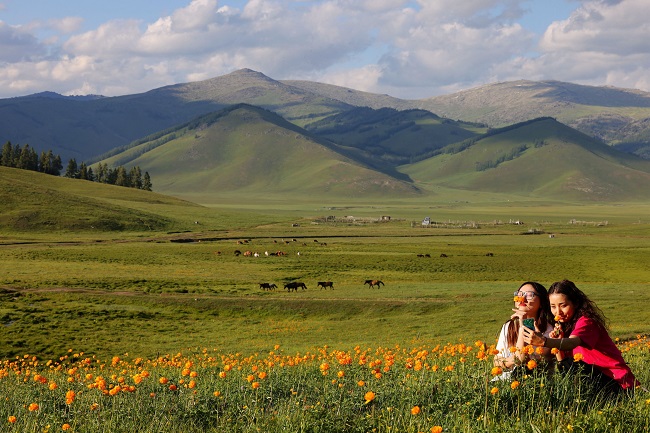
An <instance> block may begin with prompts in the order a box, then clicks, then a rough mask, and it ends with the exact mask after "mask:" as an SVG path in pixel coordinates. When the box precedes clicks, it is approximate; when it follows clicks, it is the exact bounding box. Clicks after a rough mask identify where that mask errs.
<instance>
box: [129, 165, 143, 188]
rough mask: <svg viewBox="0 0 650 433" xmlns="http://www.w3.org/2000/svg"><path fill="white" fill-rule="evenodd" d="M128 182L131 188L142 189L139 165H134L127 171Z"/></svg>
mask: <svg viewBox="0 0 650 433" xmlns="http://www.w3.org/2000/svg"><path fill="white" fill-rule="evenodd" d="M129 183H130V185H131V187H132V188H137V189H142V171H141V170H140V167H139V166H137V165H136V166H135V167H133V168H132V169H131V171H130V172H129Z"/></svg>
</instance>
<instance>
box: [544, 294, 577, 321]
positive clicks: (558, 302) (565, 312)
mask: <svg viewBox="0 0 650 433" xmlns="http://www.w3.org/2000/svg"><path fill="white" fill-rule="evenodd" d="M548 300H549V302H550V303H551V313H553V315H554V316H555V319H556V321H557V322H568V321H569V320H571V318H572V317H573V313H575V310H576V309H575V305H573V302H571V301H570V300H569V298H567V296H566V295H562V294H560V293H553V294H552V295H549V297H548Z"/></svg>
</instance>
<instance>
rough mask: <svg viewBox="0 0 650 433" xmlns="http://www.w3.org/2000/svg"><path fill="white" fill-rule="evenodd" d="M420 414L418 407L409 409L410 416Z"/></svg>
mask: <svg viewBox="0 0 650 433" xmlns="http://www.w3.org/2000/svg"><path fill="white" fill-rule="evenodd" d="M419 413H420V406H413V407H412V408H411V415H417V414H419Z"/></svg>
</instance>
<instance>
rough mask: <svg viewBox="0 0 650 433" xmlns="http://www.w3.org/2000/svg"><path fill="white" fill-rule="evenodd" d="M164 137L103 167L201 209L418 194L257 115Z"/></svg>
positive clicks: (245, 111)
mask: <svg viewBox="0 0 650 433" xmlns="http://www.w3.org/2000/svg"><path fill="white" fill-rule="evenodd" d="M169 134H172V135H169ZM169 134H168V135H167V136H166V137H164V136H163V137H158V138H156V139H154V140H153V141H152V142H144V143H142V144H139V145H138V146H135V147H132V148H130V149H128V150H126V151H125V152H123V153H121V154H118V155H115V156H114V157H112V158H110V159H107V160H105V162H107V163H108V164H109V165H113V164H118V165H129V166H130V165H138V166H140V167H141V168H142V170H143V171H148V172H149V173H150V174H151V177H152V179H154V189H155V190H156V191H157V192H161V193H163V194H170V195H174V196H179V197H183V198H188V199H191V200H197V201H201V202H204V201H205V200H207V201H212V200H211V199H210V197H211V196H212V197H216V196H219V195H221V194H233V193H237V194H238V195H240V196H245V195H250V196H251V197H255V196H264V197H268V196H269V195H276V196H286V195H293V196H301V197H305V196H306V197H310V198H313V199H315V200H316V199H317V198H318V197H320V196H322V197H330V198H332V197H342V198H354V197H373V196H398V197H404V196H405V195H406V196H417V195H418V194H419V191H418V190H417V189H416V188H414V187H413V186H412V185H410V184H409V183H407V182H403V181H400V180H397V179H394V178H392V177H390V176H388V175H386V174H383V173H380V172H377V171H374V170H371V169H368V168H365V167H363V166H362V165H360V164H359V163H356V162H355V161H353V160H352V159H350V158H348V157H346V156H344V155H343V154H342V153H341V151H342V150H341V149H340V148H338V147H337V146H336V145H334V144H332V143H328V142H326V141H324V140H319V139H317V138H313V137H310V136H309V134H308V133H306V131H303V130H302V129H300V128H298V127H296V126H295V125H293V124H291V123H289V122H287V121H285V120H284V119H282V118H281V117H279V116H277V115H276V114H274V113H272V112H269V111H266V110H264V109H260V108H258V107H253V106H248V105H240V106H235V107H231V108H229V109H226V110H223V111H221V112H218V113H214V114H212V115H209V116H204V117H202V118H200V119H197V120H196V121H194V122H192V124H190V125H184V126H182V127H179V129H177V130H175V131H170V132H169ZM161 143H162V144H161ZM198 197H200V199H198Z"/></svg>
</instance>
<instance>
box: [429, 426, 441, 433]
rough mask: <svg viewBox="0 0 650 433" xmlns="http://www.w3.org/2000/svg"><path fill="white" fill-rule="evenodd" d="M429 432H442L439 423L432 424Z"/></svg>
mask: <svg viewBox="0 0 650 433" xmlns="http://www.w3.org/2000/svg"><path fill="white" fill-rule="evenodd" d="M431 433H442V427H441V426H439V425H434V426H433V427H431Z"/></svg>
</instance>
